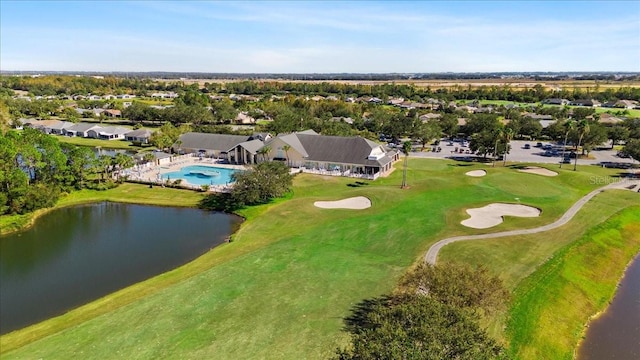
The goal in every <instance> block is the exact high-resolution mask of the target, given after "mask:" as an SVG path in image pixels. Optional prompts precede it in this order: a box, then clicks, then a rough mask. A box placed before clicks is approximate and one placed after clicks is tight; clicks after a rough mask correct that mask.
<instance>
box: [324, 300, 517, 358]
mask: <svg viewBox="0 0 640 360" xmlns="http://www.w3.org/2000/svg"><path fill="white" fill-rule="evenodd" d="M345 324H346V330H347V331H348V332H349V334H350V335H351V345H350V346H349V347H347V348H346V349H339V350H338V352H337V356H336V358H337V359H340V360H396V359H424V360H441V359H458V360H476V359H503V358H506V356H505V354H504V350H503V349H502V348H501V347H500V346H499V345H498V344H496V342H495V341H494V340H493V339H491V338H490V337H489V336H488V335H487V334H486V332H485V331H484V330H482V329H481V328H480V326H479V325H478V323H477V320H476V318H475V317H474V316H472V315H471V314H470V313H468V312H466V311H464V310H462V309H460V308H456V307H454V306H450V305H447V304H444V303H441V302H438V301H436V300H434V299H432V298H429V297H426V296H420V295H417V294H413V295H400V296H390V297H381V298H376V299H372V300H367V301H364V302H362V303H360V304H358V305H356V308H355V309H354V314H353V315H352V316H351V317H349V318H347V319H346V320H345Z"/></svg>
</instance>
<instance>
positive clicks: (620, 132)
mask: <svg viewBox="0 0 640 360" xmlns="http://www.w3.org/2000/svg"><path fill="white" fill-rule="evenodd" d="M629 134H630V132H629V129H627V128H626V127H624V126H623V125H613V126H612V127H610V128H608V129H607V136H608V137H609V139H610V140H611V148H612V149H613V147H614V146H615V145H616V144H617V143H618V142H619V141H622V140H627V139H628V138H629Z"/></svg>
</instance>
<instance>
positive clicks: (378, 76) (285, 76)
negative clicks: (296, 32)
mask: <svg viewBox="0 0 640 360" xmlns="http://www.w3.org/2000/svg"><path fill="white" fill-rule="evenodd" d="M0 74H2V75H55V76H74V75H82V76H104V77H119V78H137V79H148V78H162V79H215V80H228V79H231V80H268V79H282V80H372V81H376V80H377V81H392V80H482V79H485V80H491V79H513V78H517V79H523V80H524V79H526V80H547V81H548V80H608V81H628V80H640V73H637V72H624V71H619V72H614V71H611V72H609V71H602V72H580V71H576V72H543V71H533V72H490V73H486V72H467V73H454V72H444V73H204V72H162V71H155V72H97V71H96V72H91V71H90V72H65V71H58V72H56V71H40V72H38V71H2V72H0Z"/></svg>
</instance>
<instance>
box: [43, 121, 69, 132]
mask: <svg viewBox="0 0 640 360" xmlns="http://www.w3.org/2000/svg"><path fill="white" fill-rule="evenodd" d="M73 125H74V123H72V122H69V121H60V122H59V123H56V124H53V125H51V126H50V127H49V134H55V135H65V134H66V133H67V129H68V128H70V127H71V126H73Z"/></svg>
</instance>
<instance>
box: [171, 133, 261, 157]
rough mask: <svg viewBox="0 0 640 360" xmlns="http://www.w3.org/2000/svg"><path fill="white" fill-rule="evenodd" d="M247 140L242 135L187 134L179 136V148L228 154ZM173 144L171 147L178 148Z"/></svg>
mask: <svg viewBox="0 0 640 360" xmlns="http://www.w3.org/2000/svg"><path fill="white" fill-rule="evenodd" d="M247 140H249V136H244V135H227V134H206V133H195V132H189V133H185V134H182V135H180V138H179V140H178V141H180V145H179V147H182V148H189V149H202V150H213V151H223V152H228V151H230V150H231V149H233V148H234V147H236V146H238V144H240V143H243V142H245V141H247ZM177 144H178V143H177V142H176V144H173V147H178V145H177Z"/></svg>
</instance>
